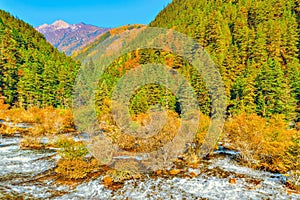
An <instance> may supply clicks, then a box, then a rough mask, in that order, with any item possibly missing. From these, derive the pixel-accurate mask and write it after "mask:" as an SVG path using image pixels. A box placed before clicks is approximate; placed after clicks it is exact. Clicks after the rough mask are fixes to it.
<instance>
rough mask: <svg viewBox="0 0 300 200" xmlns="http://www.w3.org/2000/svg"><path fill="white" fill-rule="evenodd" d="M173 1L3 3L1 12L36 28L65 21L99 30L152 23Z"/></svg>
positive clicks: (0, 0)
mask: <svg viewBox="0 0 300 200" xmlns="http://www.w3.org/2000/svg"><path fill="white" fill-rule="evenodd" d="M171 1H172V0H0V9H2V10H5V11H8V12H9V13H11V14H12V15H13V16H16V17H18V18H19V19H22V20H24V21H25V22H27V23H29V24H31V25H32V26H34V27H36V26H39V25H42V24H45V23H47V24H52V23H53V22H54V21H56V20H59V19H61V20H63V21H66V22H67V23H69V24H75V23H79V22H84V23H86V24H92V25H96V26H99V27H119V26H122V25H126V24H148V23H150V22H151V21H152V20H153V19H154V18H155V16H156V15H157V14H158V13H159V12H160V11H161V10H162V9H163V8H164V7H165V6H167V5H168V3H170V2H171Z"/></svg>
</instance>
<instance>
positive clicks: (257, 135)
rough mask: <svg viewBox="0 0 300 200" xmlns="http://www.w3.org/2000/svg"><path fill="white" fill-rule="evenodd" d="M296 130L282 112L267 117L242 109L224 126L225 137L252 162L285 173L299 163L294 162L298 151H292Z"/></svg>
mask: <svg viewBox="0 0 300 200" xmlns="http://www.w3.org/2000/svg"><path fill="white" fill-rule="evenodd" d="M296 134H297V131H296V130H293V129H288V127H287V125H286V123H285V121H284V119H283V116H281V115H274V116H273V117H272V118H271V119H264V118H262V117H260V116H257V115H255V114H246V113H242V114H240V115H238V116H236V117H233V118H232V119H230V120H228V121H227V122H226V123H225V127H224V135H225V138H226V139H227V140H229V142H230V144H231V145H232V148H234V149H236V150H238V151H239V152H240V153H241V156H242V159H243V161H245V162H246V163H247V164H248V165H250V166H252V167H255V168H260V169H266V170H269V171H274V172H283V173H285V172H287V171H288V170H290V169H293V168H295V167H296V166H297V163H294V164H292V163H291V161H292V160H294V161H295V155H292V154H291V153H289V151H290V148H291V147H292V146H293V145H295V140H294V136H295V135H296ZM299 161H300V160H298V165H299V163H300V162H299Z"/></svg>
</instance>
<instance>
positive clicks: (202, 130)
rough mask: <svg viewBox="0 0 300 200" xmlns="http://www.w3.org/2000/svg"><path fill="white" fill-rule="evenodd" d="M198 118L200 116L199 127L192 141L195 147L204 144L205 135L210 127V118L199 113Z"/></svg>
mask: <svg viewBox="0 0 300 200" xmlns="http://www.w3.org/2000/svg"><path fill="white" fill-rule="evenodd" d="M199 116H200V122H199V127H198V131H197V133H196V136H195V139H194V142H195V143H196V144H197V145H201V144H202V143H203V142H204V139H205V136H206V134H207V131H208V128H209V125H210V118H209V117H208V116H206V115H204V114H202V113H201V112H200V113H199Z"/></svg>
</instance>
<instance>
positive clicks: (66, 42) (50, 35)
mask: <svg viewBox="0 0 300 200" xmlns="http://www.w3.org/2000/svg"><path fill="white" fill-rule="evenodd" d="M36 30H37V31H39V32H40V33H42V34H43V35H44V36H45V37H46V39H47V41H49V42H50V43H51V44H52V45H53V46H54V47H56V48H57V49H58V50H60V51H62V52H65V53H66V54H67V55H71V54H72V53H73V52H74V51H78V50H80V49H81V48H82V47H83V46H85V45H87V44H89V43H91V42H93V41H94V40H95V39H96V38H97V36H99V35H101V34H103V33H105V32H107V31H108V30H110V29H109V28H99V27H97V26H92V25H88V24H84V23H79V24H72V25H70V24H68V23H66V22H64V21H62V20H58V21H55V22H54V23H53V24H50V25H48V24H44V25H41V26H39V27H37V28H36Z"/></svg>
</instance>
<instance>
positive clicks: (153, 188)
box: [0, 137, 300, 199]
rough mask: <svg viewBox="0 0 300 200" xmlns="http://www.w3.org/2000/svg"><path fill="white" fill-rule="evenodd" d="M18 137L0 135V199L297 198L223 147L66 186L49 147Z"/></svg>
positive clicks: (276, 178)
mask: <svg viewBox="0 0 300 200" xmlns="http://www.w3.org/2000/svg"><path fill="white" fill-rule="evenodd" d="M20 140H21V138H18V137H10V138H7V137H3V138H1V144H0V199H8V198H11V199H14V198H17V197H20V198H24V199H124V198H126V197H128V198H129V199H238V198H242V199H300V194H299V193H298V192H297V191H295V190H292V189H290V188H289V187H287V186H286V185H287V184H286V183H287V178H286V177H285V176H283V175H280V174H273V173H268V172H263V171H257V170H253V169H250V168H247V167H242V166H240V165H238V163H237V162H236V161H235V160H233V159H232V158H231V157H232V156H230V155H229V154H234V152H223V151H216V152H215V156H213V157H212V158H211V159H209V160H206V161H203V162H202V163H201V164H200V165H199V167H198V168H197V169H192V168H190V169H188V170H187V171H186V172H185V173H186V176H185V175H181V176H150V175H149V176H148V175H145V176H144V178H142V179H138V180H129V181H126V182H125V184H124V186H123V187H120V188H119V189H116V190H110V189H108V188H107V187H105V186H104V184H103V178H104V177H103V176H100V177H98V178H97V179H94V180H89V181H83V182H81V183H79V184H76V185H75V186H74V185H73V186H70V185H67V184H61V183H59V182H57V180H56V179H55V176H52V175H53V173H54V171H53V169H54V168H55V166H56V161H57V159H58V158H59V157H58V155H57V154H56V152H55V151H54V150H21V149H20V148H19V142H20ZM191 174H192V176H190V175H191Z"/></svg>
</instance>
